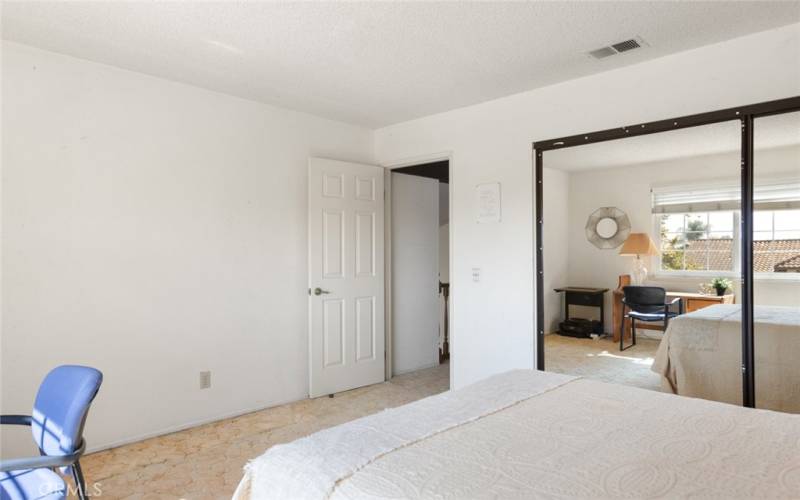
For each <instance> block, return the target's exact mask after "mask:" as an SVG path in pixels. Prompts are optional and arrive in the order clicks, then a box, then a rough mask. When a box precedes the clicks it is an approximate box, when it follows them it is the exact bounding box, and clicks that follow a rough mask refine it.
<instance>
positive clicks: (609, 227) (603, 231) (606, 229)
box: [595, 217, 619, 239]
mask: <svg viewBox="0 0 800 500" xmlns="http://www.w3.org/2000/svg"><path fill="white" fill-rule="evenodd" d="M618 227H619V226H617V221H615V220H614V219H612V218H611V217H606V218H605V219H600V220H599V221H597V225H596V226H595V231H597V234H599V235H600V237H601V238H605V239H608V238H611V237H612V236H614V235H615V234H617V228H618Z"/></svg>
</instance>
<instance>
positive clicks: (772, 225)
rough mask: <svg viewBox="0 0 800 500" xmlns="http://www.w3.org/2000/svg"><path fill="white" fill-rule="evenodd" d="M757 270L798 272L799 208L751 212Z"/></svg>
mask: <svg viewBox="0 0 800 500" xmlns="http://www.w3.org/2000/svg"><path fill="white" fill-rule="evenodd" d="M753 265H754V267H755V269H754V271H755V272H756V273H800V210H756V211H755V212H754V213H753Z"/></svg>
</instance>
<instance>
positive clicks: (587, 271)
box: [545, 123, 800, 332]
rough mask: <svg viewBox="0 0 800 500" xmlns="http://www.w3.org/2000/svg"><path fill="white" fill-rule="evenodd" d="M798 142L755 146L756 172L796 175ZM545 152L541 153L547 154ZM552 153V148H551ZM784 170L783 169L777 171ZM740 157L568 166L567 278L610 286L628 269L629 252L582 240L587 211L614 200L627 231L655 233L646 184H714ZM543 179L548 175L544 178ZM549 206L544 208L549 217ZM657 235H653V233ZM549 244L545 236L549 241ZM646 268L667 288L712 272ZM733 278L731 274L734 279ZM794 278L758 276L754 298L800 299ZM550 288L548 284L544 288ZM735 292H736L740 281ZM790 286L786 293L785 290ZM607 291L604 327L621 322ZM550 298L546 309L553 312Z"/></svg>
mask: <svg viewBox="0 0 800 500" xmlns="http://www.w3.org/2000/svg"><path fill="white" fill-rule="evenodd" d="M725 126H726V127H727V128H730V132H731V134H733V136H734V137H735V136H736V134H738V133H739V125H738V124H736V123H731V124H725ZM799 150H800V148H798V147H789V148H780V149H773V150H762V151H759V155H758V160H759V161H758V162H757V172H758V174H759V176H761V175H765V176H768V175H773V176H780V177H783V178H787V176H788V175H791V176H793V177H796V176H797V168H798V164H797V159H798V151H799ZM546 154H547V153H545V155H546ZM554 154H555V153H554ZM780 174H783V175H780ZM739 175H740V157H739V153H738V152H732V153H726V154H716V155H706V156H697V157H692V158H681V159H676V160H670V161H662V162H654V163H649V164H641V165H630V166H625V167H619V168H611V169H599V170H589V171H583V172H572V173H570V174H569V196H568V199H569V214H570V215H569V219H568V223H567V231H568V245H567V248H568V249H569V250H568V253H569V258H568V268H569V274H568V281H569V283H570V284H571V285H574V286H589V287H599V288H610V289H614V288H616V287H617V283H618V276H619V275H620V274H630V272H631V270H632V259H633V257H620V256H619V248H617V249H612V250H600V249H598V248H597V247H595V246H594V245H592V244H591V243H589V242H588V241H587V240H586V235H585V233H584V226H585V225H586V219H587V218H588V217H589V215H590V214H591V213H592V212H594V211H595V210H596V209H598V208H600V207H607V206H613V207H617V208H619V209H621V210H622V211H624V212H625V213H627V214H628V218H629V219H630V221H631V231H632V232H636V233H648V234H650V235H651V236H653V231H654V229H653V228H654V222H653V216H652V210H651V195H650V189H651V187H654V186H686V185H691V184H693V183H696V184H701V185H709V184H713V182H714V181H716V180H721V181H724V180H728V181H731V180H732V181H734V182H736V180H738V178H739ZM545 182H547V180H545ZM550 214H551V212H549V211H548V208H545V216H546V217H547V218H548V220H550V217H551V215H550ZM654 239H655V238H654ZM551 246H552V244H551V243H550V241H549V240H547V247H546V248H551ZM646 265H647V268H648V269H649V270H650V274H649V277H648V280H647V283H648V284H653V285H658V286H664V287H665V288H667V289H670V290H676V291H687V292H697V291H698V289H699V286H700V284H701V283H708V281H709V280H710V278H708V277H702V278H685V277H665V276H664V275H663V273H662V274H660V275H659V273H658V258H654V259H652V262H650V261H648V262H647V263H646ZM734 281H735V280H734ZM797 287H798V282H794V283H791V282H786V281H769V280H757V281H756V284H755V288H754V293H755V297H756V302H757V303H761V304H772V305H800V294H798V293H797V289H798V288H797ZM548 290H549V289H546V293H547V292H548ZM734 292H735V293H736V294H737V296H738V294H739V283H738V282H736V283H735V287H734ZM786 292H790V293H786ZM611 300H612V298H611V294H610V293H608V294H606V311H607V312H608V314H606V318H605V320H606V324H605V328H606V331H607V332H611V331H612V329H613V328H619V326H617V325H613V324H612V322H611V313H610V311H611ZM551 307H552V306H550V302H549V301H548V302H547V303H546V304H545V308H546V311H547V312H548V313H551V312H552V309H550V308H551ZM596 311H597V309H596V308H594V309H586V310H584V309H583V308H580V307H574V308H571V309H570V312H571V313H572V314H573V315H575V316H579V317H596V316H595V315H596V314H597V312H596Z"/></svg>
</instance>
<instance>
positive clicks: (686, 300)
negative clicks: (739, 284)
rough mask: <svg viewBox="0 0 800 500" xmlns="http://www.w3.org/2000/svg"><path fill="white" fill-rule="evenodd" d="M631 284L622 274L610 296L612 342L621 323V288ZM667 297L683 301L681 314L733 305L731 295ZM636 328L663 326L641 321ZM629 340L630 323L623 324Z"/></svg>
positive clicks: (617, 339)
mask: <svg viewBox="0 0 800 500" xmlns="http://www.w3.org/2000/svg"><path fill="white" fill-rule="evenodd" d="M630 284H631V277H630V275H629V274H623V275H621V276H620V277H619V286H618V287H617V289H616V290H614V292H613V295H612V300H613V307H612V311H611V316H612V321H613V324H612V326H613V332H614V336H613V338H614V342H619V324H620V322H621V321H622V297H623V295H624V294H623V293H622V287H624V286H628V285H630ZM667 297H680V298H681V299H683V312H684V313H690V312H692V311H697V310H698V309H702V308H704V307H708V306H713V305H715V304H733V303H734V295H733V294H732V293H730V294H726V295H723V296H722V297H720V296H718V295H706V294H702V293H692V292H671V291H667ZM636 328H637V329H642V330H663V329H664V325H662V324H661V323H644V322H641V321H637V322H636ZM630 338H631V323H630V321H626V322H625V340H626V341H627V340H630Z"/></svg>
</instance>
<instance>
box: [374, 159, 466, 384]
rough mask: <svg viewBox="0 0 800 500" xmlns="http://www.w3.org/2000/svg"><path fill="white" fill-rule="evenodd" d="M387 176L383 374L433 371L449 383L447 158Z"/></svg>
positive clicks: (448, 179)
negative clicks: (386, 266) (385, 311)
mask: <svg viewBox="0 0 800 500" xmlns="http://www.w3.org/2000/svg"><path fill="white" fill-rule="evenodd" d="M389 175H390V181H389V183H388V184H389V186H390V192H391V196H390V202H389V204H388V208H389V212H390V224H389V235H390V240H391V241H390V243H389V245H388V247H389V248H390V252H389V255H390V258H389V266H388V269H387V270H388V271H389V274H390V279H389V284H388V286H387V292H388V294H387V297H388V301H387V302H388V305H389V307H388V310H389V311H390V314H389V316H388V318H387V322H388V323H389V325H387V326H389V328H387V332H388V335H387V347H389V348H388V349H387V378H390V377H393V376H396V375H402V374H407V373H412V372H420V373H423V372H425V373H427V378H430V375H431V372H432V371H433V372H435V377H434V378H435V379H436V380H437V381H438V382H439V383H442V384H443V385H444V384H446V386H447V387H449V380H450V377H449V373H450V367H449V361H450V337H451V332H450V322H449V310H448V309H449V296H450V279H449V269H450V254H451V252H450V182H449V181H450V161H449V160H448V159H443V160H437V161H431V162H426V163H421V164H412V165H403V166H400V167H398V168H394V169H392V170H391V171H390V174H389Z"/></svg>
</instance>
